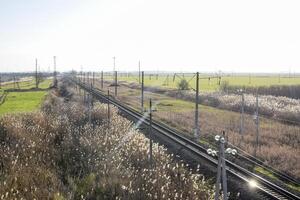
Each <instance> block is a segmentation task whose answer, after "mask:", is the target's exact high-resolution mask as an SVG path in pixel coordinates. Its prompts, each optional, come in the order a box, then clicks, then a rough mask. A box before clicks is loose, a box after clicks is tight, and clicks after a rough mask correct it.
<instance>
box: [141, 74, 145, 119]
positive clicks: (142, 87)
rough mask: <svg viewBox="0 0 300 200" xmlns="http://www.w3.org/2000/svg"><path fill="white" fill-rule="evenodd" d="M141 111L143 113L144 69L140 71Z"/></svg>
mask: <svg viewBox="0 0 300 200" xmlns="http://www.w3.org/2000/svg"><path fill="white" fill-rule="evenodd" d="M141 89H142V91H141V112H142V113H144V71H142V86H141Z"/></svg>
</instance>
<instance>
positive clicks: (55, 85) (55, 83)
mask: <svg viewBox="0 0 300 200" xmlns="http://www.w3.org/2000/svg"><path fill="white" fill-rule="evenodd" d="M53 66H54V74H53V75H54V84H53V85H54V87H57V78H56V56H53Z"/></svg>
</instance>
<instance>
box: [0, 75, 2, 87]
mask: <svg viewBox="0 0 300 200" xmlns="http://www.w3.org/2000/svg"><path fill="white" fill-rule="evenodd" d="M1 77H2V74H1V73H0V89H1V88H2V84H1Z"/></svg>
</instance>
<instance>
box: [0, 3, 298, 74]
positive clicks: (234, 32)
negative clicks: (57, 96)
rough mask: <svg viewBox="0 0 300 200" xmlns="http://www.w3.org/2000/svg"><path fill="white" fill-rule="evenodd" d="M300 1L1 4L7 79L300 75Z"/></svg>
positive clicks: (0, 50)
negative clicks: (50, 74)
mask: <svg viewBox="0 0 300 200" xmlns="http://www.w3.org/2000/svg"><path fill="white" fill-rule="evenodd" d="M299 10H300V1H299V0H251V1H250V0H248V1H246V0H226V1H224V0H126V1H125V0H26V1H24V0H0V72H7V71H17V72H18V71H33V70H34V67H35V58H37V59H38V64H39V66H40V68H41V69H42V70H44V71H47V70H49V69H50V70H53V56H56V57H57V69H58V70H59V71H68V70H71V69H74V70H78V71H79V70H81V69H83V70H86V71H87V70H89V71H101V70H104V71H111V70H112V69H113V57H114V56H115V57H116V69H117V70H120V71H137V70H138V62H139V61H140V62H141V69H142V70H145V71H149V70H155V71H157V70H159V71H193V72H195V71H200V72H216V71H223V72H272V73H282V72H286V73H287V72H300V12H299Z"/></svg>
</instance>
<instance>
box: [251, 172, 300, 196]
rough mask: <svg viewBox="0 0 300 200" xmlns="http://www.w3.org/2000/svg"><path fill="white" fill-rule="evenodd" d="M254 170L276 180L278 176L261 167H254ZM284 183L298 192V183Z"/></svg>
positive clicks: (299, 186)
mask: <svg viewBox="0 0 300 200" xmlns="http://www.w3.org/2000/svg"><path fill="white" fill-rule="evenodd" d="M254 171H256V172H258V173H260V174H263V175H265V176H267V177H270V178H271V179H274V180H278V178H277V177H276V176H275V175H274V174H273V173H272V172H270V171H268V170H266V169H264V168H262V167H254ZM285 185H286V186H288V187H289V188H291V189H293V190H295V191H297V192H300V185H294V184H291V183H285Z"/></svg>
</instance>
